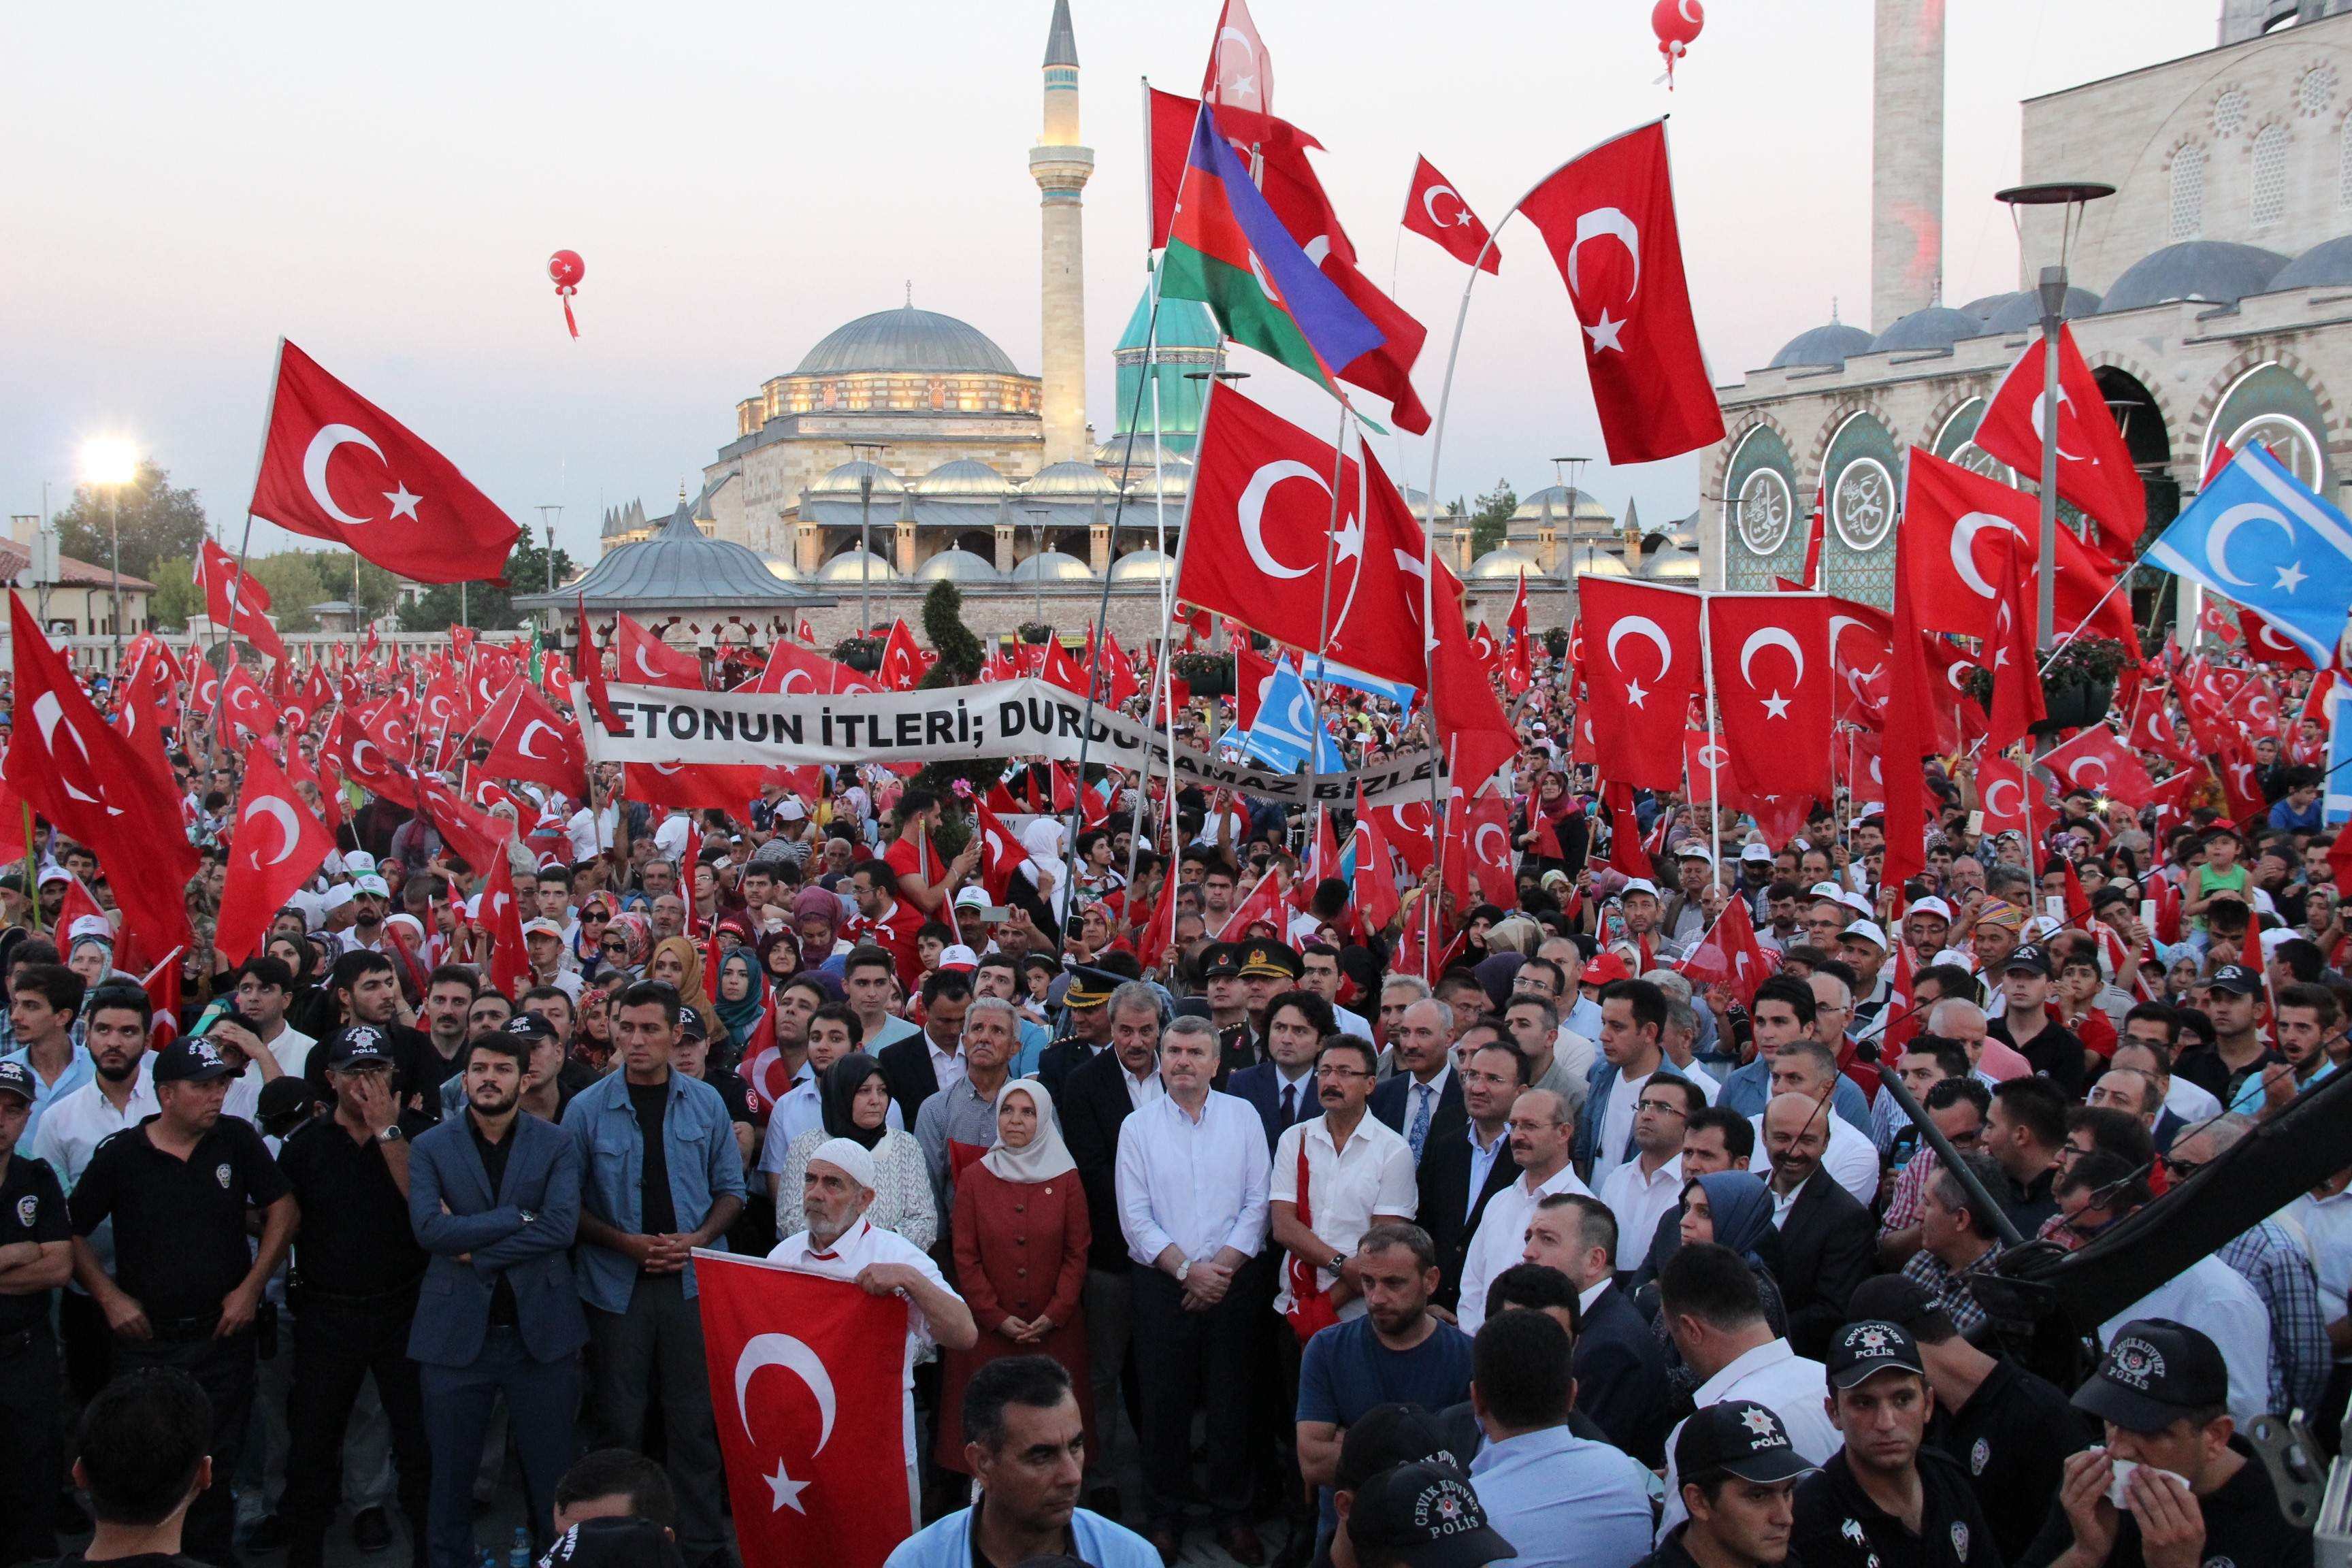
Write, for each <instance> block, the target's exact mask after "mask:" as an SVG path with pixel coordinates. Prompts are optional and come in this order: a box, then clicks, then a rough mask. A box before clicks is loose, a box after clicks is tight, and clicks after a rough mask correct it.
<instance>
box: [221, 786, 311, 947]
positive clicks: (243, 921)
mask: <svg viewBox="0 0 2352 1568" xmlns="http://www.w3.org/2000/svg"><path fill="white" fill-rule="evenodd" d="M334 847H335V840H334V836H333V835H331V834H330V833H329V832H328V831H327V829H326V827H325V826H324V825H323V824H321V823H320V821H319V819H318V818H317V817H315V816H311V815H310V807H308V806H306V805H303V804H302V797H301V795H299V794H297V793H296V792H295V789H294V781H293V780H291V779H289V777H287V775H286V772H285V770H284V769H282V768H280V767H279V766H278V763H276V762H275V761H274V760H273V759H272V758H271V757H270V755H269V752H268V749H267V748H265V747H262V746H258V745H256V746H253V747H250V748H248V749H247V752H246V753H245V786H244V788H243V790H242V791H241V792H240V793H239V795H237V803H236V828H235V830H234V831H233V832H232V833H231V834H230V836H229V848H228V881H227V883H226V886H224V887H223V888H222V889H221V905H220V917H219V919H218V921H216V922H215V935H214V937H213V944H214V945H215V947H218V948H219V949H220V953H221V961H222V962H223V963H227V964H230V965H232V966H234V965H236V964H239V963H244V962H245V961H246V960H247V958H250V957H251V956H253V950H254V949H255V948H257V947H258V946H260V945H261V939H262V937H263V935H264V934H265V933H267V932H268V930H269V922H270V921H271V920H273V919H274V918H276V916H277V914H278V910H281V909H283V908H285V907H286V900H288V899H289V898H292V897H293V896H294V894H295V892H296V891H297V890H299V889H300V888H301V886H302V884H303V883H305V882H307V881H309V880H310V876H311V873H313V872H315V871H316V870H318V868H320V866H322V865H324V864H326V860H327V855H328V853H329V852H330V851H331V850H332V849H333V848H334Z"/></svg>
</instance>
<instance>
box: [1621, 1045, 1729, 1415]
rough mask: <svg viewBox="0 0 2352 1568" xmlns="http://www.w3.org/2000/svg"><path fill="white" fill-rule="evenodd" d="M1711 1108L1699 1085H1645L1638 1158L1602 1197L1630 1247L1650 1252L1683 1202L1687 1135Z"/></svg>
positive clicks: (1663, 1079)
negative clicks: (1662, 1220)
mask: <svg viewBox="0 0 2352 1568" xmlns="http://www.w3.org/2000/svg"><path fill="white" fill-rule="evenodd" d="M1705 1104H1706V1098H1705V1097H1704V1096H1703V1095H1701V1094H1700V1093H1699V1089H1698V1086H1697V1085H1696V1084H1695V1083H1692V1082H1691V1081H1690V1080H1689V1079H1683V1078H1677V1077H1675V1075H1674V1074H1673V1073H1669V1072H1660V1073H1654V1074H1652V1075H1651V1076H1650V1079H1649V1080H1648V1081H1647V1082H1645V1083H1643V1085H1642V1089H1641V1093H1640V1095H1639V1096H1638V1097H1637V1098H1636V1099H1635V1100H1634V1101H1633V1158H1632V1159H1630V1160H1627V1161H1625V1162H1624V1163H1622V1164H1620V1165H1619V1166H1617V1167H1616V1169H1614V1170H1612V1171H1611V1172H1609V1173H1608V1174H1607V1175H1605V1176H1603V1177H1602V1178H1601V1187H1600V1193H1599V1196H1600V1199H1601V1202H1602V1203H1604V1204H1606V1205H1609V1211H1610V1212H1611V1213H1612V1214H1613V1215H1616V1216H1617V1234H1618V1236H1619V1237H1624V1238H1626V1239H1627V1243H1628V1245H1632V1244H1633V1243H1636V1242H1638V1243H1641V1244H1643V1245H1644V1246H1646V1245H1647V1242H1648V1240H1649V1237H1650V1236H1651V1235H1652V1233H1653V1232H1654V1231H1655V1230H1656V1229H1657V1228H1658V1217H1659V1216H1660V1215H1663V1214H1664V1213H1665V1212H1666V1211H1667V1210H1668V1209H1670V1208H1673V1207H1674V1206H1675V1205H1676V1204H1677V1203H1679V1202H1680V1201H1681V1199H1682V1190H1683V1159H1682V1154H1683V1134H1684V1132H1685V1131H1686V1130H1687V1128H1688V1126H1689V1123H1690V1119H1691V1118H1692V1117H1693V1116H1695V1115H1696V1114H1697V1113H1698V1110H1699V1109H1700V1107H1702V1106H1704V1105H1705ZM1639 1262H1641V1259H1640V1258H1633V1260H1632V1263H1626V1262H1625V1261H1624V1260H1623V1259H1622V1258H1621V1259H1620V1266H1621V1267H1622V1268H1624V1269H1626V1270H1627V1271H1628V1272H1630V1271H1631V1268H1632V1264H1638V1263H1639ZM1658 1436H1660V1437H1663V1436H1664V1433H1663V1432H1661V1433H1659V1434H1658Z"/></svg>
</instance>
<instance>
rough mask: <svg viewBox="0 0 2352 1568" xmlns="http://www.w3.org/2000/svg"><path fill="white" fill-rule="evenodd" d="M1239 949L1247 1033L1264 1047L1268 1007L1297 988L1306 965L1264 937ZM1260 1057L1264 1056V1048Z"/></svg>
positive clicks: (1246, 943)
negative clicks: (1248, 1022) (1248, 1029)
mask: <svg viewBox="0 0 2352 1568" xmlns="http://www.w3.org/2000/svg"><path fill="white" fill-rule="evenodd" d="M1241 948H1242V997H1243V1000H1244V1002H1245V1003H1246V1004H1247V1005H1248V1007H1249V1021H1250V1033H1251V1035H1252V1036H1253V1037H1254V1038H1255V1040H1256V1041H1257V1043H1258V1045H1259V1046H1260V1047H1264V1045H1265V1014H1266V1008H1267V1006H1268V1005H1270V1004H1271V1003H1272V1002H1273V1001H1274V999H1275V998H1276V996H1279V995H1281V994H1283V993H1284V992H1286V991H1289V990H1293V989H1296V988H1297V984H1298V977H1299V976H1300V975H1302V974H1304V973H1307V965H1306V964H1305V963H1303V962H1302V961H1301V960H1300V959H1299V956H1298V955H1297V953H1295V952H1291V951H1290V949H1288V948H1287V947H1285V946H1284V945H1283V944H1282V943H1280V942H1272V941H1268V940H1267V939H1265V938H1264V937H1255V938H1253V939H1251V940H1250V941H1248V942H1244V943H1242V944H1241ZM1259 1055H1260V1056H1263V1055H1265V1052H1264V1050H1263V1048H1261V1049H1260V1051H1259Z"/></svg>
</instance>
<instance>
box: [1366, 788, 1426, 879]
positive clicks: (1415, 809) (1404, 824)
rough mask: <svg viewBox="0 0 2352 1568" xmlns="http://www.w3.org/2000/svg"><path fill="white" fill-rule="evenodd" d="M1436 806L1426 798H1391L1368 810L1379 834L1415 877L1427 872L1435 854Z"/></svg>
mask: <svg viewBox="0 0 2352 1568" xmlns="http://www.w3.org/2000/svg"><path fill="white" fill-rule="evenodd" d="M1434 816H1435V807H1434V806H1433V805H1431V803H1430V802H1429V801H1427V800H1425V799H1412V800H1401V801H1391V802H1390V803H1388V804H1387V805H1376V806H1374V807H1372V810H1371V821H1372V822H1373V824H1374V825H1375V826H1378V827H1379V829H1380V832H1381V837H1382V838H1385V839H1387V840H1388V845H1389V847H1390V848H1391V849H1393V850H1395V851H1396V852H1397V858H1399V859H1401V860H1402V861H1403V862H1404V868H1405V869H1406V870H1407V871H1409V872H1411V873H1412V876H1413V877H1414V878H1415V879H1419V878H1421V877H1423V876H1424V875H1426V874H1427V873H1428V870H1429V868H1430V863H1431V862H1432V861H1433V860H1435V859H1436V858H1437V850H1436V848H1435V847H1434V846H1433V844H1432V842H1431V839H1432V837H1433V817H1434Z"/></svg>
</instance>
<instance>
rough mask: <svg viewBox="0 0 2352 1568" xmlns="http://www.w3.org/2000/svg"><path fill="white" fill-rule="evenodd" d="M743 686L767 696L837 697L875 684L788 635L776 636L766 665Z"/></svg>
mask: <svg viewBox="0 0 2352 1568" xmlns="http://www.w3.org/2000/svg"><path fill="white" fill-rule="evenodd" d="M746 689H747V690H751V691H757V692H761V693H762V694H764V695H766V696H770V697H788V696H791V695H792V694H793V692H796V691H798V692H805V693H807V694H808V695H810V696H812V697H838V696H843V695H845V694H847V693H850V692H857V691H873V690H875V689H877V688H876V687H875V684H874V683H873V682H872V681H870V680H868V679H866V677H864V676H862V675H860V674H858V673H857V672H856V670H854V669H852V668H849V666H847V665H845V664H840V663H836V662H835V661H834V660H832V659H829V658H825V657H824V655H823V654H821V653H818V652H816V651H815V650H814V649H813V648H807V647H802V646H801V645H800V644H799V643H796V642H794V641H793V640H792V639H791V638H789V637H778V638H777V639H776V645H775V647H772V648H770V649H769V650H768V663H767V667H766V668H763V669H761V671H760V678H759V679H757V680H754V681H753V682H751V685H750V686H749V687H747V688H746Z"/></svg>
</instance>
